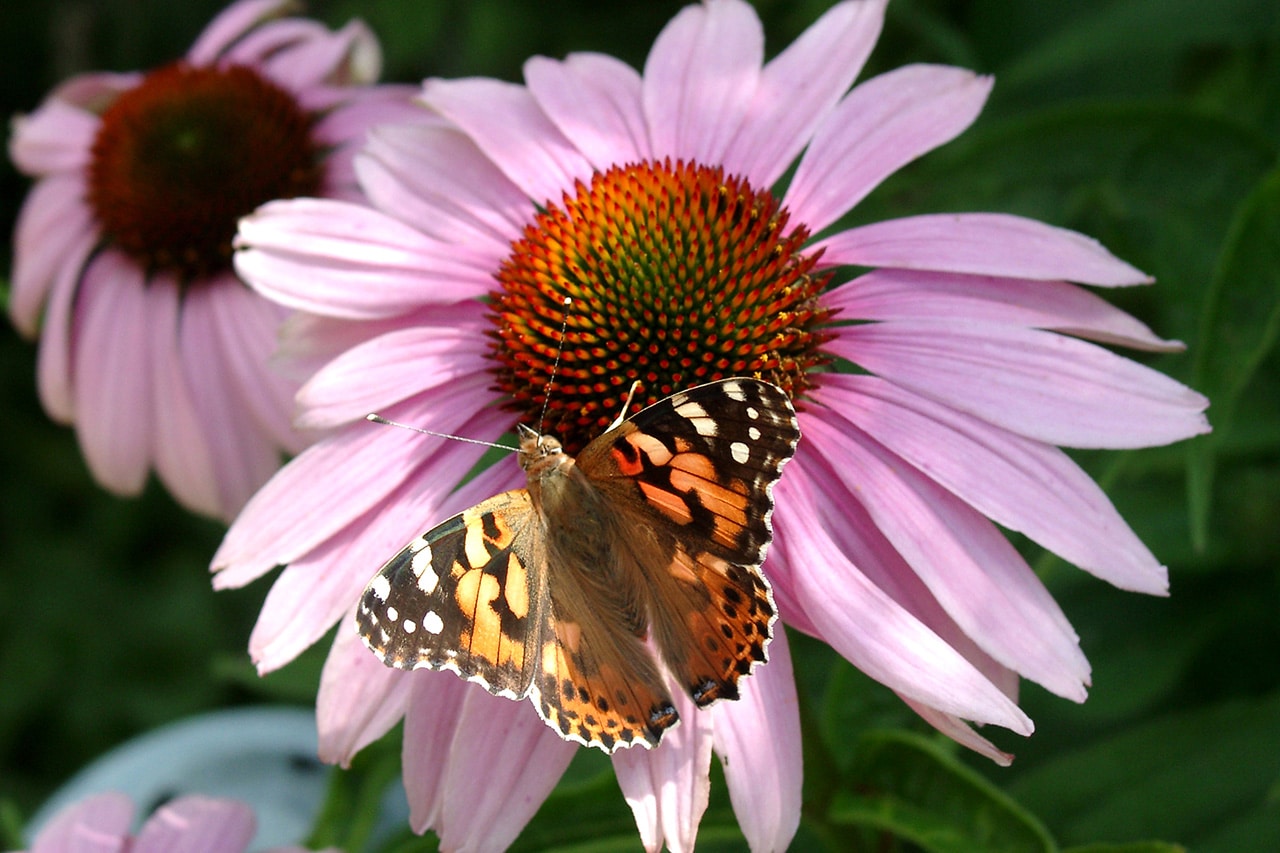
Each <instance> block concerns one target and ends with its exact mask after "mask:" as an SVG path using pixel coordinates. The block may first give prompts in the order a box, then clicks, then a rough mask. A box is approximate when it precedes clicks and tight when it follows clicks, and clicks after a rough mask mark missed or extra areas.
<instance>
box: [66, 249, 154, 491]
mask: <svg viewBox="0 0 1280 853" xmlns="http://www.w3.org/2000/svg"><path fill="white" fill-rule="evenodd" d="M76 313H77V321H76V326H77V328H76V332H75V335H76V340H75V344H74V349H73V352H72V356H73V358H74V374H73V376H74V380H73V383H74V384H73V388H72V391H73V393H74V395H75V411H76V418H77V419H76V434H77V436H78V437H79V439H80V447H81V449H82V450H83V451H84V456H85V461H86V462H88V464H89V468H90V470H92V471H93V475H94V478H95V479H97V480H98V482H100V483H101V484H102V485H103V486H104V487H106V488H107V489H109V490H110V491H113V492H115V493H117V494H122V495H135V494H137V493H139V492H140V491H142V486H143V485H144V484H145V483H146V480H147V469H148V465H149V463H150V459H151V453H150V451H151V424H150V418H149V417H148V416H149V415H150V413H151V411H152V404H151V387H150V386H151V383H150V381H149V377H150V375H151V358H152V353H151V351H150V346H149V341H150V334H149V330H150V328H151V325H150V324H151V322H152V313H151V305H150V299H149V298H148V294H147V286H146V283H145V282H144V281H143V274H142V271H141V270H139V269H138V268H137V267H135V266H134V265H133V263H132V262H131V261H129V260H127V259H126V258H125V257H124V256H123V255H121V254H119V253H117V252H113V251H107V252H103V253H101V254H99V255H98V256H97V257H96V258H95V259H94V261H93V262H92V263H91V264H90V266H89V268H88V270H87V271H86V272H85V274H84V279H83V283H82V284H81V286H80V292H79V299H78V304H77V306H76Z"/></svg>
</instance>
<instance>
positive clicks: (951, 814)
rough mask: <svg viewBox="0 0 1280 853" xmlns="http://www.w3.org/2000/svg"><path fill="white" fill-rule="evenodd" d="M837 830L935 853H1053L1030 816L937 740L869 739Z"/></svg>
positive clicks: (834, 817)
mask: <svg viewBox="0 0 1280 853" xmlns="http://www.w3.org/2000/svg"><path fill="white" fill-rule="evenodd" d="M858 753H859V754H858V761H857V762H856V764H855V767H854V770H853V773H852V774H851V776H850V785H849V787H848V789H847V792H846V793H845V795H844V796H842V797H841V798H840V799H838V800H837V802H836V804H835V805H834V806H833V808H832V809H831V813H830V819H831V821H832V822H833V823H835V824H838V825H843V826H845V827H848V828H858V829H862V830H873V831H875V832H878V833H889V834H891V835H892V836H894V837H897V838H900V839H903V840H906V841H910V842H912V843H913V844H916V845H918V846H920V847H921V848H923V849H924V850H927V851H931V853H960V851H1055V850H1056V849H1057V847H1056V845H1055V844H1054V841H1053V839H1052V838H1051V837H1050V836H1049V833H1048V831H1047V830H1046V829H1045V828H1044V826H1043V825H1041V823H1040V822H1039V821H1038V820H1037V819H1036V818H1035V816H1033V815H1032V814H1031V813H1030V812H1028V811H1026V810H1025V809H1024V808H1022V807H1021V806H1019V805H1018V804H1017V803H1016V802H1014V801H1013V800H1012V799H1010V798H1009V797H1008V796H1007V795H1006V794H1004V793H1003V792H1001V791H1000V790H999V789H998V788H997V787H995V786H994V785H992V784H991V783H990V782H988V781H987V780H985V779H984V778H982V777H981V776H979V775H978V774H977V773H976V772H974V771H973V770H970V769H969V768H967V767H965V766H964V765H963V764H961V763H960V762H959V761H958V760H957V759H956V758H955V757H954V756H953V755H951V754H950V753H949V752H947V751H946V749H944V748H943V747H941V746H939V743H938V741H937V740H936V739H934V738H929V737H925V736H921V735H915V734H910V733H906V732H894V731H889V732H884V731H882V732H868V733H867V734H865V735H863V736H862V737H861V738H859V749H858Z"/></svg>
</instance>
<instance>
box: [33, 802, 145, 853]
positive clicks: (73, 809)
mask: <svg viewBox="0 0 1280 853" xmlns="http://www.w3.org/2000/svg"><path fill="white" fill-rule="evenodd" d="M132 823H133V802H132V801H131V800H130V799H129V798H128V797H127V796H126V795H124V794H122V793H120V792H118V791H108V792H107V793H103V794H96V795H94V796H92V797H88V798H86V799H84V800H81V801H80V802H78V803H76V804H75V805H71V806H68V807H67V808H65V809H63V810H62V811H60V812H58V813H57V814H56V815H54V817H53V819H52V820H51V821H49V823H48V824H46V825H45V827H44V828H43V829H41V830H40V834H39V835H37V836H36V838H35V841H34V842H33V843H32V845H31V853H117V851H123V850H124V846H125V843H126V841H127V839H128V837H129V827H130V825H131V824H132Z"/></svg>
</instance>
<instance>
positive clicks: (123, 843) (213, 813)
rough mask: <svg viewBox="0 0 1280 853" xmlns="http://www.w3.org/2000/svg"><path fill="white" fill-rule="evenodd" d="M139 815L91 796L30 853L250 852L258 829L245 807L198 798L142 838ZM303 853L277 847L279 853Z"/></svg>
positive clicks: (174, 805) (175, 804) (158, 820)
mask: <svg viewBox="0 0 1280 853" xmlns="http://www.w3.org/2000/svg"><path fill="white" fill-rule="evenodd" d="M133 814H134V808H133V802H132V801H130V799H129V798H128V797H127V796H125V795H124V794H120V793H114V792H112V793H106V794H98V795H96V796H93V797H88V798H87V799H84V800H82V801H80V802H78V803H76V804H75V805H72V806H69V807H67V808H65V809H63V810H62V811H60V812H59V813H58V814H57V815H55V816H54V818H53V820H51V821H49V823H48V824H47V825H46V826H45V827H44V828H43V829H41V830H40V833H39V834H38V835H37V836H36V837H35V840H34V841H33V842H32V844H31V850H30V853H84V851H90V850H92V851H101V853H108V851H121V853H124V851H130V853H244V851H245V850H247V849H248V848H249V842H250V841H252V840H253V835H254V832H255V831H256V827H257V821H256V820H255V819H254V816H253V809H251V808H249V807H248V806H247V805H245V804H244V803H241V802H238V801H236V800H224V799H215V798H213V797H202V796H197V795H191V796H185V797H180V798H178V799H176V800H172V801H171V802H168V803H165V805H164V806H162V807H161V808H159V809H157V810H156V812H155V814H153V815H151V816H150V817H148V818H147V819H146V821H145V822H144V823H143V825H142V828H141V829H139V830H138V832H137V833H136V834H134V833H133V832H131V828H132V826H133ZM303 849H304V848H301V847H281V848H276V850H277V853H286V851H294V850H297V851H302V850H303Z"/></svg>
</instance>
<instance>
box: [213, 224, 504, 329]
mask: <svg viewBox="0 0 1280 853" xmlns="http://www.w3.org/2000/svg"><path fill="white" fill-rule="evenodd" d="M236 241H237V245H238V246H240V247H241V251H238V252H236V256H235V265H236V271H237V272H238V273H239V274H240V276H241V278H243V279H244V280H245V281H246V282H247V283H248V284H249V285H250V286H252V287H253V288H254V289H255V290H257V291H258V292H259V293H262V294H263V295H265V296H266V297H267V298H269V299H272V300H274V301H276V302H278V303H280V304H282V305H286V306H288V307H290V308H296V309H300V310H303V311H313V312H315V313H318V314H325V315H328V316H334V317H351V318H355V319H372V318H377V317H385V316H389V315H392V314H399V313H403V312H405V311H409V310H412V309H413V308H416V307H418V306H420V305H424V304H430V303H433V302H435V303H441V302H443V303H448V302H454V301H457V300H460V299H468V298H474V297H476V296H479V295H482V294H484V293H486V292H487V291H488V289H489V288H490V287H491V286H492V284H491V280H486V278H485V276H483V275H482V274H480V273H479V272H477V271H476V270H475V269H474V268H472V267H470V266H467V265H463V264H460V263H458V262H457V261H456V260H454V257H453V255H452V254H451V250H450V247H449V246H447V245H445V244H442V243H440V242H439V241H436V240H433V239H431V238H430V237H428V236H426V235H425V234H423V233H422V232H421V231H418V230H416V229H413V228H410V227H409V226H407V225H405V224H404V223H402V222H400V221H399V220H396V219H393V218H391V217H390V216H387V215H385V214H383V213H379V212H378V211H376V210H373V209H371V208H367V207H363V206H361V205H356V204H351V203H349V202H342V201H334V200H330V199H294V200H291V201H274V202H271V203H269V204H266V205H264V206H263V207H260V208H258V210H257V211H256V212H255V213H254V214H253V215H251V216H248V217H245V218H244V219H242V220H240V230H239V235H238V236H237V238H236Z"/></svg>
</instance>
